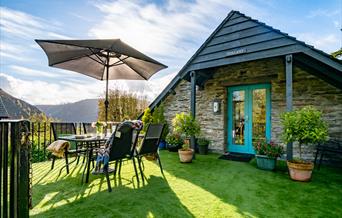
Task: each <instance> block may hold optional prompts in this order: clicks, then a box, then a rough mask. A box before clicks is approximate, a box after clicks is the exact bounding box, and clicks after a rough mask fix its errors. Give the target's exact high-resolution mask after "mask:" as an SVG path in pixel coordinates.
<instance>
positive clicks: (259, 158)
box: [255, 154, 277, 170]
mask: <svg viewBox="0 0 342 218" xmlns="http://www.w3.org/2000/svg"><path fill="white" fill-rule="evenodd" d="M255 158H256V162H257V166H258V168H259V169H262V170H274V169H275V167H276V162H277V158H272V157H267V156H266V155H259V154H257V155H255Z"/></svg>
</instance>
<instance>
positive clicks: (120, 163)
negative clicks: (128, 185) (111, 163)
mask: <svg viewBox="0 0 342 218" xmlns="http://www.w3.org/2000/svg"><path fill="white" fill-rule="evenodd" d="M119 161H120V162H119V176H121V165H122V160H119Z"/></svg>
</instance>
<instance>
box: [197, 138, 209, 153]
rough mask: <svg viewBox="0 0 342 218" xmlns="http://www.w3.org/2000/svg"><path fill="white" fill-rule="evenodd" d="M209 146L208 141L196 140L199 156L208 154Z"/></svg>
mask: <svg viewBox="0 0 342 218" xmlns="http://www.w3.org/2000/svg"><path fill="white" fill-rule="evenodd" d="M209 144H210V141H209V139H207V138H198V139H197V145H198V151H199V153H200V154H208V146H209Z"/></svg>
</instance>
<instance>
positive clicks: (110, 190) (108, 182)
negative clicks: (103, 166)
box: [105, 170, 112, 192]
mask: <svg viewBox="0 0 342 218" xmlns="http://www.w3.org/2000/svg"><path fill="white" fill-rule="evenodd" d="M105 175H106V180H107V185H108V192H112V187H111V186H110V180H109V174H108V170H106V171H105Z"/></svg>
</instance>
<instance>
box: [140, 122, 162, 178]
mask: <svg viewBox="0 0 342 218" xmlns="http://www.w3.org/2000/svg"><path fill="white" fill-rule="evenodd" d="M164 127H165V125H164V124H149V125H148V127H147V130H146V134H145V136H144V139H143V141H142V144H141V146H140V147H139V148H138V149H137V150H136V153H135V156H136V157H137V159H138V165H139V170H140V173H141V177H142V180H143V181H144V173H143V169H142V166H141V165H142V164H143V163H142V157H143V156H145V155H154V156H155V157H156V159H157V161H158V164H159V168H160V171H161V173H162V174H163V175H164V172H163V167H162V164H161V160H160V156H159V152H158V148H159V142H160V139H161V136H162V134H163V130H164Z"/></svg>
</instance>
